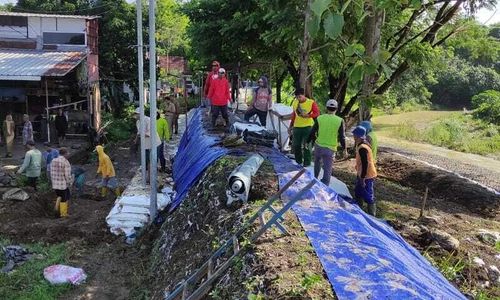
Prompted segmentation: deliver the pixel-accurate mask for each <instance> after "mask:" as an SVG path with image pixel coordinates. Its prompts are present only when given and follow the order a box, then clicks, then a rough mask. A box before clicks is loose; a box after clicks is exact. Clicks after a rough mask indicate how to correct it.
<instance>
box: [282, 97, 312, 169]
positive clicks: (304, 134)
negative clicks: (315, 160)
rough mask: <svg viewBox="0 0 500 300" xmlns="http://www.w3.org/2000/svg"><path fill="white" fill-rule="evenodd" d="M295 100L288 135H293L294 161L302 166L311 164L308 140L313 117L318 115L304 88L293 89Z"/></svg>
mask: <svg viewBox="0 0 500 300" xmlns="http://www.w3.org/2000/svg"><path fill="white" fill-rule="evenodd" d="M295 97H296V98H297V99H296V100H294V101H293V103H292V108H293V112H292V119H291V121H290V127H289V128H288V135H290V136H293V139H292V147H293V153H294V155H295V161H296V162H297V163H298V164H302V163H303V166H304V167H308V166H310V165H311V159H312V157H311V144H310V143H309V142H308V140H309V136H310V134H311V129H312V127H313V125H314V119H316V118H317V117H318V116H319V108H318V104H316V102H315V101H314V100H312V99H308V98H306V96H305V93H304V89H303V88H298V89H297V90H296V91H295Z"/></svg>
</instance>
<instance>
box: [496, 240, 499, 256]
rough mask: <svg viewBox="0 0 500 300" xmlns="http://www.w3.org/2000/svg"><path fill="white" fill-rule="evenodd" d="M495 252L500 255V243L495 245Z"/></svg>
mask: <svg viewBox="0 0 500 300" xmlns="http://www.w3.org/2000/svg"><path fill="white" fill-rule="evenodd" d="M495 250H496V251H497V252H498V253H500V241H498V242H496V243H495Z"/></svg>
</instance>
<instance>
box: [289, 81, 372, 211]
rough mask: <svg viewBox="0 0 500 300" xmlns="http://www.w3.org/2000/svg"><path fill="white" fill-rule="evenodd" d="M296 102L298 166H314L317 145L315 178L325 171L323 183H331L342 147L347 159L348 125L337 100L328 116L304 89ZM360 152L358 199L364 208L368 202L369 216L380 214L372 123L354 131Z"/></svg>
mask: <svg viewBox="0 0 500 300" xmlns="http://www.w3.org/2000/svg"><path fill="white" fill-rule="evenodd" d="M295 98H296V99H295V100H294V101H293V103H292V108H293V112H292V118H291V122H290V127H289V129H288V133H289V135H290V136H291V137H292V151H293V153H294V155H295V161H296V162H297V163H298V164H301V165H303V166H304V167H308V166H310V165H311V160H312V154H311V147H312V145H314V176H315V177H316V178H318V177H319V174H320V171H321V169H323V177H322V179H321V182H323V183H324V184H325V185H327V186H328V185H329V184H330V178H331V176H332V171H333V162H334V159H335V153H336V151H337V149H338V146H339V143H340V148H341V149H342V151H343V154H344V157H347V147H346V141H345V122H344V120H343V119H342V118H341V117H339V116H337V115H336V113H337V109H338V103H337V101H336V100H335V99H329V100H328V101H327V102H326V114H320V111H319V107H318V105H317V103H316V102H315V101H314V100H312V99H309V98H307V97H306V96H305V93H304V89H303V88H298V89H297V90H296V91H295ZM352 134H353V137H354V144H355V149H356V175H357V176H356V177H357V179H356V187H355V197H356V199H357V200H358V203H359V204H360V206H362V205H363V202H366V203H368V213H369V214H371V215H375V214H376V204H375V196H374V180H375V178H376V177H377V170H376V167H375V162H376V157H377V139H376V136H375V134H374V132H373V131H372V126H371V123H370V122H369V121H364V122H361V123H360V124H359V125H358V126H356V128H354V130H353V131H352Z"/></svg>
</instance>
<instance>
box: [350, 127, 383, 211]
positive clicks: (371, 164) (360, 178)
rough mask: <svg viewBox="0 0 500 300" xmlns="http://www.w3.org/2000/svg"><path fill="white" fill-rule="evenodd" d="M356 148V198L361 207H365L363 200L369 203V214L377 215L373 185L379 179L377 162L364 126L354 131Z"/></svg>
mask: <svg viewBox="0 0 500 300" xmlns="http://www.w3.org/2000/svg"><path fill="white" fill-rule="evenodd" d="M352 135H353V136H354V143H355V146H356V173H357V178H356V188H355V191H354V193H355V198H356V199H357V200H358V204H359V206H360V207H363V200H364V201H365V202H366V203H368V213H369V214H370V215H372V216H375V214H376V210H377V207H376V204H375V193H374V188H373V185H374V183H375V178H376V177H377V169H376V168H375V160H374V159H373V154H372V149H371V147H370V144H369V143H368V141H367V140H366V129H365V128H364V127H362V126H358V127H356V128H355V129H354V130H353V131H352Z"/></svg>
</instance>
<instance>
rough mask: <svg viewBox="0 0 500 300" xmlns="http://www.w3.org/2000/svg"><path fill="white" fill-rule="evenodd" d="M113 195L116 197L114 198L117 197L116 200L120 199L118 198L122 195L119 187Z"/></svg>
mask: <svg viewBox="0 0 500 300" xmlns="http://www.w3.org/2000/svg"><path fill="white" fill-rule="evenodd" d="M115 195H116V197H117V198H118V197H120V196H121V195H122V190H121V189H120V188H119V187H117V188H116V189H115Z"/></svg>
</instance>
